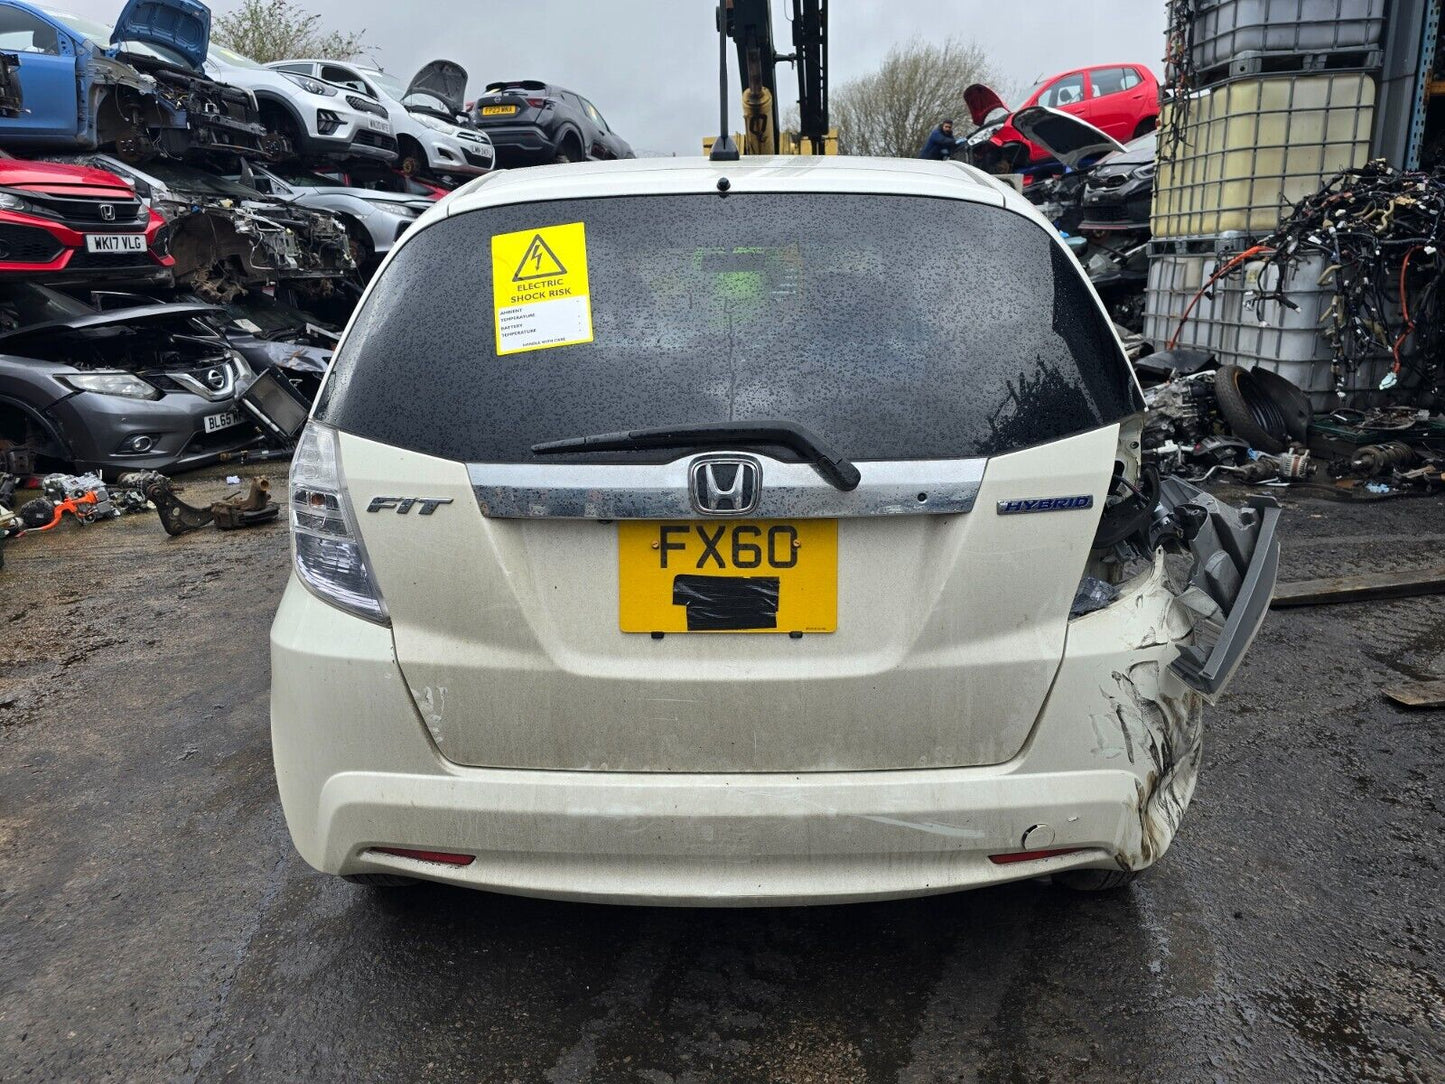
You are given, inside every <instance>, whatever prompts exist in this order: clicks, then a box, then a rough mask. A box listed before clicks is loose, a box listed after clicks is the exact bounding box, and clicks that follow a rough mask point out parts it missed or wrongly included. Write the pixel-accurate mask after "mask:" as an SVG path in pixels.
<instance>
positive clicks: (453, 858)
mask: <svg viewBox="0 0 1445 1084" xmlns="http://www.w3.org/2000/svg"><path fill="white" fill-rule="evenodd" d="M371 849H372V850H373V851H376V852H377V853H378V854H394V855H396V856H397V857H398V858H412V859H415V860H416V861H418V862H438V863H440V864H441V865H443V866H470V865H471V864H472V863H473V862H475V861H476V860H477V858H476V855H472V854H453V853H452V852H451V851H413V850H410V849H408V848H406V847H373V848H371Z"/></svg>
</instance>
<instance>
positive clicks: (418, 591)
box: [317, 184, 1139, 772]
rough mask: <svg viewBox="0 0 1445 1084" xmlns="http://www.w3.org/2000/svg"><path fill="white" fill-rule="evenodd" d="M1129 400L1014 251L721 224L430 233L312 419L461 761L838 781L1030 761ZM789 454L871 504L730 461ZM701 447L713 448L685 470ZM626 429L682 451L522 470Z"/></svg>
mask: <svg viewBox="0 0 1445 1084" xmlns="http://www.w3.org/2000/svg"><path fill="white" fill-rule="evenodd" d="M960 187H963V185H962V184H961V185H960ZM970 187H972V186H970ZM478 298H480V299H482V303H481V304H478V303H477V299H478ZM1136 394H1137V393H1136V388H1135V385H1134V384H1133V382H1132V379H1131V377H1130V376H1129V373H1128V371H1127V367H1126V363H1125V362H1124V360H1123V358H1122V357H1121V355H1120V352H1119V349H1118V345H1117V342H1116V340H1115V339H1114V337H1113V336H1112V334H1111V332H1110V330H1109V328H1108V326H1107V323H1106V321H1105V320H1104V318H1103V316H1102V314H1101V312H1100V310H1099V306H1098V303H1097V301H1096V300H1095V299H1094V297H1093V295H1092V294H1091V293H1090V292H1089V290H1088V288H1087V286H1086V285H1085V284H1084V283H1083V282H1082V281H1081V278H1080V275H1079V273H1078V271H1077V270H1076V269H1075V267H1074V265H1073V261H1072V259H1071V257H1070V256H1069V255H1068V254H1067V253H1066V252H1065V251H1064V249H1063V248H1062V247H1061V246H1060V245H1059V244H1058V243H1057V241H1055V240H1053V239H1051V237H1050V236H1049V235H1048V233H1046V232H1045V230H1044V229H1043V228H1041V227H1040V226H1039V225H1038V224H1036V223H1035V222H1033V221H1031V220H1029V219H1026V218H1023V217H1021V216H1018V215H1015V214H1013V213H1011V212H1008V211H1005V210H1003V209H1001V208H999V207H997V206H991V205H983V204H979V203H972V202H965V201H960V200H951V199H924V198H905V197H899V196H881V195H848V194H838V193H833V194H820V193H809V192H782V193H748V194H738V193H734V194H733V195H732V196H730V197H729V198H726V199H722V198H719V197H718V195H716V194H715V193H714V194H708V195H702V194H696V195H667V196H625V197H624V196H619V197H614V198H606V199H568V200H556V201H549V202H537V203H525V204H512V205H504V206H498V207H492V208H487V209H482V210H476V211H470V212H460V213H456V214H454V215H453V216H452V217H451V218H449V219H447V220H444V221H440V222H437V223H435V224H433V225H431V226H429V227H426V228H424V229H422V230H421V231H420V232H419V233H417V234H416V235H415V236H413V237H411V238H410V239H409V240H408V241H406V242H405V243H404V244H403V245H402V246H401V249H400V250H399V251H398V252H397V254H396V255H395V256H394V257H393V259H392V261H391V263H390V264H389V265H388V267H387V269H386V270H385V271H384V272H383V273H382V275H381V277H380V278H379V280H378V281H377V282H376V283H375V284H374V286H373V287H372V290H371V292H370V294H369V296H368V298H367V300H366V301H365V303H364V305H363V307H362V309H361V310H360V312H359V313H358V316H357V318H356V320H355V322H354V324H353V327H352V329H351V331H350V332H349V334H348V336H347V339H346V342H345V344H344V345H343V348H342V350H341V352H340V354H339V357H338V360H337V363H336V367H335V370H334V372H333V375H332V378H331V380H330V381H329V383H328V385H327V387H326V389H325V391H324V392H323V396H322V399H321V401H320V403H319V406H318V413H317V419H318V420H319V421H321V422H323V423H325V424H330V425H334V426H335V427H336V428H337V429H339V430H340V432H341V438H340V447H341V458H342V462H343V469H344V471H345V473H346V477H347V486H348V489H349V492H350V494H351V499H352V502H353V504H354V506H355V507H356V508H357V511H358V519H359V520H360V529H361V532H362V535H363V537H364V540H365V544H366V547H367V549H368V551H369V553H370V555H371V560H372V562H373V564H374V568H375V573H376V576H377V580H378V583H379V585H380V588H381V592H382V594H383V596H384V597H385V599H386V603H387V605H388V607H389V609H390V613H391V620H392V627H393V630H394V636H395V644H396V651H397V657H398V659H399V661H400V665H401V670H402V672H403V675H404V678H405V681H406V683H407V685H408V686H409V687H410V689H411V691H412V694H413V697H414V699H415V701H416V704H417V706H418V710H419V711H420V713H421V714H422V716H423V718H424V719H425V720H426V722H427V725H428V726H429V727H430V729H431V732H432V735H433V737H434V738H435V739H436V741H437V743H438V747H439V749H440V750H441V751H442V753H443V754H444V755H445V756H447V757H449V758H451V759H452V760H455V761H458V762H460V763H464V764H471V765H490V766H510V767H519V768H557V769H578V770H626V771H664V772H665V771H679V772H680V771H702V772H713V771H717V772H721V771H728V772H749V771H759V772H762V771H768V772H777V771H824V770H858V769H881V768H915V767H916V768H922V767H942V766H955V765H974V764H990V763H997V762H1001V761H1003V760H1006V759H1008V758H1009V757H1011V756H1012V755H1014V754H1015V753H1016V752H1017V751H1018V750H1019V748H1020V747H1021V746H1022V744H1023V742H1024V741H1025V739H1026V738H1027V735H1028V733H1029V731H1030V729H1031V727H1032V725H1033V722H1034V720H1035V718H1036V716H1037V715H1038V712H1039V710H1040V708H1041V706H1042V705H1043V703H1044V700H1045V697H1046V696H1047V694H1048V690H1049V686H1050V683H1051V681H1052V679H1053V676H1054V673H1055V671H1056V670H1057V667H1058V665H1059V661H1060V658H1061V656H1062V652H1063V645H1064V636H1065V629H1066V624H1067V620H1068V612H1069V607H1070V603H1071V601H1072V599H1073V596H1074V592H1075V589H1076V587H1077V585H1078V582H1079V579H1080V575H1081V573H1082V571H1083V567H1084V563H1085V560H1086V557H1087V554H1088V551H1089V548H1090V545H1091V541H1092V538H1093V535H1094V531H1095V528H1096V525H1097V518H1098V512H1097V509H1098V508H1099V507H1100V506H1101V505H1102V502H1103V497H1104V492H1105V489H1106V487H1107V485H1108V483H1109V480H1110V477H1111V473H1112V466H1113V460H1114V452H1115V447H1116V441H1117V433H1118V427H1117V424H1116V423H1117V422H1118V420H1119V419H1120V418H1121V417H1124V416H1126V415H1128V414H1130V413H1132V412H1134V411H1135V410H1136V409H1138V406H1139V404H1138V401H1137V398H1136ZM774 419H780V420H783V421H786V422H789V423H793V424H796V425H801V426H804V427H806V429H807V430H808V431H809V432H810V433H811V434H812V436H813V437H814V438H815V439H816V440H818V441H820V442H822V443H824V444H826V445H827V446H829V448H831V450H832V452H833V453H835V454H836V455H839V456H842V457H845V458H847V459H849V460H851V461H852V463H853V464H854V465H856V467H857V470H858V474H859V475H860V476H861V482H860V484H858V485H857V486H856V487H854V488H846V485H845V486H844V487H841V488H840V486H839V485H838V484H836V483H837V481H838V479H837V477H833V478H832V480H831V481H830V480H829V477H828V476H831V475H834V474H836V472H834V471H830V470H828V469H826V467H824V468H822V469H820V466H819V465H818V464H817V463H815V462H814V461H813V460H812V458H811V457H810V455H809V454H808V452H807V448H806V446H805V445H802V444H798V443H796V442H790V441H788V440H784V439H781V438H778V439H762V438H749V437H747V436H746V433H743V435H741V436H740V435H739V431H743V430H747V429H748V428H749V427H750V426H757V425H758V424H760V423H763V422H767V421H769V420H774ZM709 425H711V426H722V427H727V428H730V429H732V430H734V432H732V433H728V434H725V435H722V436H719V437H717V438H716V439H712V438H698V437H697V436H696V433H695V431H696V428H697V427H699V426H709ZM648 426H673V427H680V428H682V429H685V430H692V431H693V435H692V436H687V435H680V436H679V437H678V441H679V442H680V443H679V446H675V447H657V446H646V447H632V448H628V447H624V446H623V445H625V444H626V442H625V441H616V440H614V441H613V442H612V443H611V445H610V446H604V447H595V446H594V447H593V448H591V449H583V450H572V451H565V452H557V451H552V452H550V453H549V452H548V451H546V450H545V449H543V450H540V451H539V450H538V445H543V444H545V443H547V442H552V441H558V440H564V439H566V438H574V437H581V436H587V435H595V434H604V433H609V432H617V431H629V430H635V429H638V428H640V427H648ZM637 443H639V444H646V443H647V442H643V441H639V442H637ZM418 498H419V499H424V500H427V501H429V502H433V503H431V504H430V505H429V507H430V508H431V512H430V514H428V515H426V516H422V515H421V514H420V512H422V511H425V510H426V508H427V507H428V506H424V505H420V504H418V502H417V499H418ZM408 501H410V503H407V502H408ZM443 502H450V503H443ZM403 505H405V512H403V507H402V506H403ZM1035 511H1037V512H1041V513H1042V514H1027V513H1030V512H1035Z"/></svg>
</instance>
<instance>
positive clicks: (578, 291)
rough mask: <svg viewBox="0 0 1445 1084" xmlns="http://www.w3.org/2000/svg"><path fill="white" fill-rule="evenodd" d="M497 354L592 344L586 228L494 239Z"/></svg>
mask: <svg viewBox="0 0 1445 1084" xmlns="http://www.w3.org/2000/svg"><path fill="white" fill-rule="evenodd" d="M492 292H493V294H494V295H495V301H496V305H495V307H496V313H497V353H498V354H499V355H501V354H520V353H521V352H522V351H524V350H547V349H550V348H551V347H554V346H575V345H576V344H578V343H590V342H591V341H592V297H591V294H590V292H589V287H588V283H587V231H586V227H585V225H584V224H583V223H581V222H573V223H571V224H570V225H567V226H546V227H543V228H542V229H539V230H522V231H521V232H519V233H503V234H499V235H497V236H496V237H493V238H492Z"/></svg>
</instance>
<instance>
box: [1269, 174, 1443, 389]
mask: <svg viewBox="0 0 1445 1084" xmlns="http://www.w3.org/2000/svg"><path fill="white" fill-rule="evenodd" d="M1264 247H1265V248H1266V249H1268V250H1272V251H1270V252H1269V254H1268V255H1267V257H1266V259H1267V261H1268V262H1270V263H1273V264H1275V265H1276V267H1277V268H1278V270H1279V271H1280V274H1279V275H1277V276H1274V280H1275V282H1276V285H1275V287H1274V289H1273V291H1270V292H1264V293H1261V294H1260V295H1259V301H1258V302H1257V303H1262V302H1264V301H1275V302H1278V303H1279V304H1282V305H1288V306H1290V307H1291V308H1294V307H1296V306H1293V305H1292V304H1291V303H1290V301H1289V298H1288V297H1287V296H1286V295H1287V292H1288V291H1287V290H1285V289H1284V285H1283V284H1284V282H1285V276H1284V271H1285V270H1286V269H1287V268H1288V266H1289V265H1290V264H1291V263H1293V262H1294V261H1296V260H1298V259H1300V258H1302V257H1303V256H1305V255H1308V254H1319V255H1322V256H1324V258H1325V271H1324V274H1323V275H1322V276H1321V277H1320V281H1319V285H1321V286H1333V288H1334V298H1333V300H1332V302H1331V303H1330V306H1329V308H1328V309H1327V310H1326V312H1325V314H1324V317H1323V318H1322V320H1321V328H1320V330H1321V332H1322V334H1323V335H1324V336H1325V338H1326V340H1327V341H1328V342H1329V344H1330V347H1331V349H1332V351H1333V353H1334V369H1335V379H1336V383H1337V385H1342V384H1343V381H1344V379H1345V378H1346V376H1347V375H1348V374H1349V373H1350V372H1352V371H1353V370H1354V368H1355V367H1356V366H1357V365H1359V364H1360V363H1361V362H1363V361H1365V360H1367V359H1369V358H1372V357H1379V356H1381V355H1383V354H1389V355H1390V356H1391V358H1392V359H1393V363H1392V365H1391V367H1390V372H1389V374H1388V375H1387V376H1386V377H1385V379H1384V381H1383V382H1382V383H1381V389H1382V390H1388V389H1389V388H1392V387H1394V386H1396V385H1397V384H1405V385H1406V386H1416V387H1419V388H1421V389H1422V390H1425V391H1428V393H1429V394H1430V395H1432V396H1438V395H1440V393H1441V390H1442V378H1445V305H1442V297H1441V291H1440V279H1441V271H1442V270H1445V254H1442V251H1441V250H1442V248H1445V170H1436V171H1434V172H1431V173H1426V172H1420V171H1417V172H1401V171H1399V170H1396V169H1392V168H1391V167H1389V166H1388V165H1386V164H1385V163H1384V162H1383V161H1376V162H1371V163H1369V164H1368V165H1365V166H1363V167H1361V168H1358V169H1347V170H1344V171H1343V172H1341V173H1337V174H1336V175H1335V176H1334V177H1333V178H1331V180H1330V181H1329V182H1328V183H1327V184H1326V185H1325V186H1324V187H1323V188H1322V189H1320V191H1318V192H1316V193H1315V194H1314V195H1312V196H1307V197H1306V198H1304V199H1302V200H1300V202H1299V203H1297V204H1296V205H1295V206H1294V209H1293V211H1292V212H1291V214H1290V215H1289V217H1288V218H1286V219H1285V220H1284V221H1283V222H1281V223H1280V226H1279V228H1278V229H1277V230H1276V231H1275V232H1274V234H1273V235H1271V236H1270V237H1269V238H1268V239H1267V240H1266V241H1265V242H1264ZM1263 280H1264V277H1262V281H1263Z"/></svg>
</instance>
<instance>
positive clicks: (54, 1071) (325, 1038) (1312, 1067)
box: [0, 468, 1445, 1084]
mask: <svg viewBox="0 0 1445 1084" xmlns="http://www.w3.org/2000/svg"><path fill="white" fill-rule="evenodd" d="M212 473H213V474H214V472H212ZM239 473H242V474H244V475H247V476H250V475H253V474H261V473H265V472H264V471H263V470H261V469H259V468H252V469H243V470H242V471H240V472H239ZM272 473H273V474H275V475H277V476H280V475H283V474H284V470H283V469H275V470H273V472H272ZM226 491H227V487H226V486H224V484H222V483H221V482H220V481H219V480H218V478H217V477H211V478H209V479H203V480H200V481H195V480H192V481H190V488H189V490H188V493H187V496H188V497H189V498H192V499H194V500H195V502H196V503H202V500H201V498H202V497H205V498H206V499H212V498H213V497H214V496H217V495H220V494H221V493H224V492H226ZM1286 506H1287V507H1286V513H1285V524H1284V539H1285V542H1284V546H1285V560H1284V570H1283V573H1282V578H1283V579H1309V578H1314V577H1317V576H1326V575H1340V574H1348V573H1352V572H1366V571H1379V570H1388V569H1410V568H1419V567H1425V566H1429V565H1438V564H1441V563H1442V554H1445V499H1442V498H1431V499H1422V500H1415V501H1397V502H1387V503H1379V504H1370V505H1345V504H1332V503H1322V502H1318V501H1311V500H1298V501H1296V500H1287V501H1286ZM6 559H7V560H6V567H5V569H4V570H3V571H0V615H3V618H4V629H5V632H4V635H3V637H0V779H3V780H4V783H3V787H0V1080H3V1081H19V1080H24V1081H42V1080H43V1081H106V1080H138V1081H157V1080H187V1081H189V1080H202V1081H213V1080H277V1081H295V1080H303V1079H304V1080H308V1081H369V1080H402V1081H468V1082H475V1081H502V1082H506V1081H534V1080H535V1081H547V1082H552V1084H558V1082H566V1081H634V1080H635V1081H644V1082H647V1084H666V1082H674V1084H682V1082H701V1081H748V1082H752V1081H780V1082H782V1081H786V1082H795V1081H819V1082H824V1081H826V1082H830V1084H831V1082H839V1081H895V1080H897V1081H907V1082H915V1081H988V1082H993V1081H999V1082H1003V1081H1024V1082H1043V1081H1101V1080H1102V1081H1110V1080H1126V1081H1135V1080H1138V1081H1161V1080H1168V1081H1196V1080H1197V1081H1214V1080H1223V1081H1251V1082H1254V1081H1294V1080H1308V1081H1315V1080H1320V1081H1324V1080H1329V1081H1335V1080H1338V1081H1445V980H1442V974H1445V949H1442V945H1445V930H1442V925H1445V922H1442V910H1445V908H1442V903H1441V899H1442V896H1445V878H1442V876H1441V846H1440V843H1441V839H1442V838H1445V835H1442V830H1445V817H1442V809H1441V792H1442V783H1441V777H1442V767H1441V766H1442V763H1445V756H1442V753H1445V712H1439V711H1436V712H1429V711H1425V712H1408V711H1405V710H1403V709H1400V708H1396V707H1395V706H1393V705H1392V704H1390V703H1389V702H1388V701H1386V700H1385V699H1384V698H1383V697H1382V696H1381V695H1380V689H1381V687H1383V686H1386V685H1390V684H1395V683H1398V682H1401V681H1403V680H1409V679H1414V678H1422V677H1429V676H1445V597H1435V598H1423V599H1409V600H1401V601H1395V602H1385V603H1359V604H1352V605H1347V606H1334V607H1325V608H1314V609H1299V610H1289V611H1280V612H1277V613H1275V614H1273V615H1272V616H1271V617H1270V619H1269V620H1268V622H1267V623H1266V625H1265V627H1264V630H1263V631H1262V632H1261V634H1260V637H1259V640H1258V641H1257V643H1256V645H1255V649H1254V651H1253V653H1252V655H1251V656H1250V658H1249V659H1248V660H1247V661H1246V663H1245V666H1244V669H1243V670H1242V671H1241V673H1240V675H1239V676H1238V678H1237V680H1236V682H1235V684H1234V686H1233V687H1232V689H1231V690H1230V693H1229V695H1228V697H1227V698H1226V700H1225V702H1224V703H1223V704H1221V705H1220V706H1219V707H1218V708H1217V709H1215V710H1214V711H1213V713H1212V714H1211V715H1210V716H1209V730H1208V737H1207V739H1206V740H1207V749H1208V752H1207V757H1206V763H1205V768H1204V772H1203V776H1202V779H1201V783H1200V786H1199V790H1198V792H1197V794H1196V796H1195V799H1194V806H1193V808H1192V810H1191V812H1190V814H1189V816H1188V817H1186V819H1185V822H1184V826H1183V829H1182V831H1181V834H1180V836H1179V838H1178V840H1177V841H1176V843H1175V846H1174V849H1173V850H1171V851H1170V853H1169V854H1168V855H1167V856H1166V858H1165V859H1164V860H1163V862H1162V863H1161V864H1160V865H1159V867H1158V868H1157V869H1155V870H1154V871H1152V872H1151V873H1150V874H1149V875H1148V876H1146V877H1145V878H1143V879H1141V880H1140V881H1139V882H1137V883H1136V884H1135V885H1133V886H1131V887H1130V888H1129V889H1127V890H1125V891H1124V892H1122V893H1120V894H1117V895H1114V896H1110V897H1086V896H1077V895H1072V894H1069V893H1066V892H1063V891H1061V890H1059V889H1057V888H1054V887H1052V886H1050V885H1047V884H1040V883H1027V884H1022V885H1014V886H1010V887H1006V888H1000V889H995V890H989V891H983V892H976V893H971V894H962V895H954V896H946V897H935V898H931V899H924V900H914V901H908V902H902V903H891V904H873V905H864V906H847V907H834V908H820V909H811V910H808V909H779V910H762V911H731V912H729V911H675V910H653V909H629V908H609V907H597V906H582V905H574V904H559V903H546V902H537V901H530V900H524V899H513V898H507V897H500V896H489V895H483V894H478V893H469V892H465V891H462V890H457V889H449V888H441V887H423V888H419V889H415V890H412V891H408V892H403V893H393V894H389V895H388V894H384V893H377V892H375V891H371V890H367V889H362V888H358V887H355V886H352V885H349V884H346V883H344V882H341V881H339V880H335V879H333V878H328V877H323V876H321V875H318V874H316V873H314V872H312V871H311V870H310V869H309V868H308V867H307V866H306V865H305V864H304V863H303V862H302V861H301V860H300V859H299V858H298V857H297V856H296V855H295V853H294V852H293V851H292V849H291V845H290V841H289V839H288V837H287V834H286V828H285V824H284V822H283V819H282V816H281V810H280V807H279V804H278V803H277V799H276V793H275V785H274V782H273V779H272V775H271V762H270V748H269V738H268V730H267V694H268V665H267V648H266V635H267V628H268V626H269V623H270V620H271V614H272V611H273V610H274V607H275V604H276V601H277V599H278V597H279V595H280V591H281V587H282V585H283V583H284V581H285V577H286V575H287V547H286V534H285V530H284V528H283V527H282V526H280V525H279V524H278V525H273V526H269V527H261V528H256V529H254V530H251V531H246V532H235V533H224V534H223V533H220V532H217V531H215V530H210V529H208V530H206V531H203V532H200V533H197V534H193V535H189V536H185V537H183V538H179V539H171V538H169V537H167V536H166V535H165V534H164V533H163V532H162V530H161V528H160V524H159V522H158V521H157V520H156V519H155V517H154V516H153V515H149V514H147V515H144V516H134V517H127V518H125V519H122V520H119V521H112V522H108V523H103V524H98V525H94V526H91V527H79V526H77V525H74V524H69V523H67V524H66V525H65V527H64V528H62V529H60V530H57V531H55V532H52V533H51V534H49V535H43V536H31V537H28V538H24V539H20V540H18V541H15V542H13V543H12V544H11V545H10V546H9V547H8V549H7V551H6Z"/></svg>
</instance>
